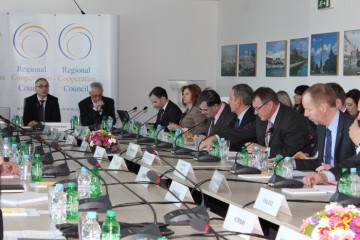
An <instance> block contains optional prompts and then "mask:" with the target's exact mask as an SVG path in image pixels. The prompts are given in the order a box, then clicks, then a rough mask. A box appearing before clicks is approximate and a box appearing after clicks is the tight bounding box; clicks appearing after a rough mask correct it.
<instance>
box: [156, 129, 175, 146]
mask: <svg viewBox="0 0 360 240" xmlns="http://www.w3.org/2000/svg"><path fill="white" fill-rule="evenodd" d="M165 128H167V126H163V127H161V128H160V129H159V130H158V131H157V133H156V138H155V142H154V145H153V147H157V148H171V147H172V144H171V143H169V142H161V143H159V134H160V132H161V131H163V130H164V129H165Z"/></svg>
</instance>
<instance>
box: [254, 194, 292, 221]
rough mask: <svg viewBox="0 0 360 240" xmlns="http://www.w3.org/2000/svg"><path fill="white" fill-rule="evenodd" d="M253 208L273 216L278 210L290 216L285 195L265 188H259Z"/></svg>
mask: <svg viewBox="0 0 360 240" xmlns="http://www.w3.org/2000/svg"><path fill="white" fill-rule="evenodd" d="M254 208H256V209H257V210H259V211H262V212H264V213H267V214H270V215H272V216H274V217H276V215H277V214H278V212H283V213H285V214H287V215H290V216H292V215H291V212H290V209H289V205H288V204H287V201H286V198H285V196H284V195H282V194H279V193H276V192H273V191H271V190H268V189H265V188H261V189H260V192H259V194H258V196H257V198H256V201H255V204H254Z"/></svg>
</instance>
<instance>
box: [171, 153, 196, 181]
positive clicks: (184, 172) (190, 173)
mask: <svg viewBox="0 0 360 240" xmlns="http://www.w3.org/2000/svg"><path fill="white" fill-rule="evenodd" d="M175 169H176V170H177V171H174V172H173V174H174V176H177V177H178V178H180V179H183V180H185V179H186V178H189V179H190V180H192V181H194V182H197V179H196V176H195V172H194V169H193V168H192V165H191V163H188V162H185V161H184V160H181V159H179V161H178V162H177V164H176V167H175Z"/></svg>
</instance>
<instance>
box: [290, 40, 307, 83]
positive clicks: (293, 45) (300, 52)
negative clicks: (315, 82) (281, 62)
mask: <svg viewBox="0 0 360 240" xmlns="http://www.w3.org/2000/svg"><path fill="white" fill-rule="evenodd" d="M308 60H309V38H298V39H291V40H290V76H291V77H295V76H296V77H300V76H307V75H308V69H309V63H308Z"/></svg>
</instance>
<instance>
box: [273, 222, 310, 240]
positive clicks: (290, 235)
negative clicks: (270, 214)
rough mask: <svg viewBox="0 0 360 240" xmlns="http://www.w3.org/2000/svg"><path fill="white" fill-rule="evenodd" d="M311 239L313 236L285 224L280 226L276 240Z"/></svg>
mask: <svg viewBox="0 0 360 240" xmlns="http://www.w3.org/2000/svg"><path fill="white" fill-rule="evenodd" d="M293 239H298V240H310V239H311V238H310V237H308V236H306V235H303V234H301V233H299V232H298V231H294V230H292V229H290V228H287V227H285V226H282V225H281V226H280V228H279V231H278V233H277V235H276V239H275V240H293Z"/></svg>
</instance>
